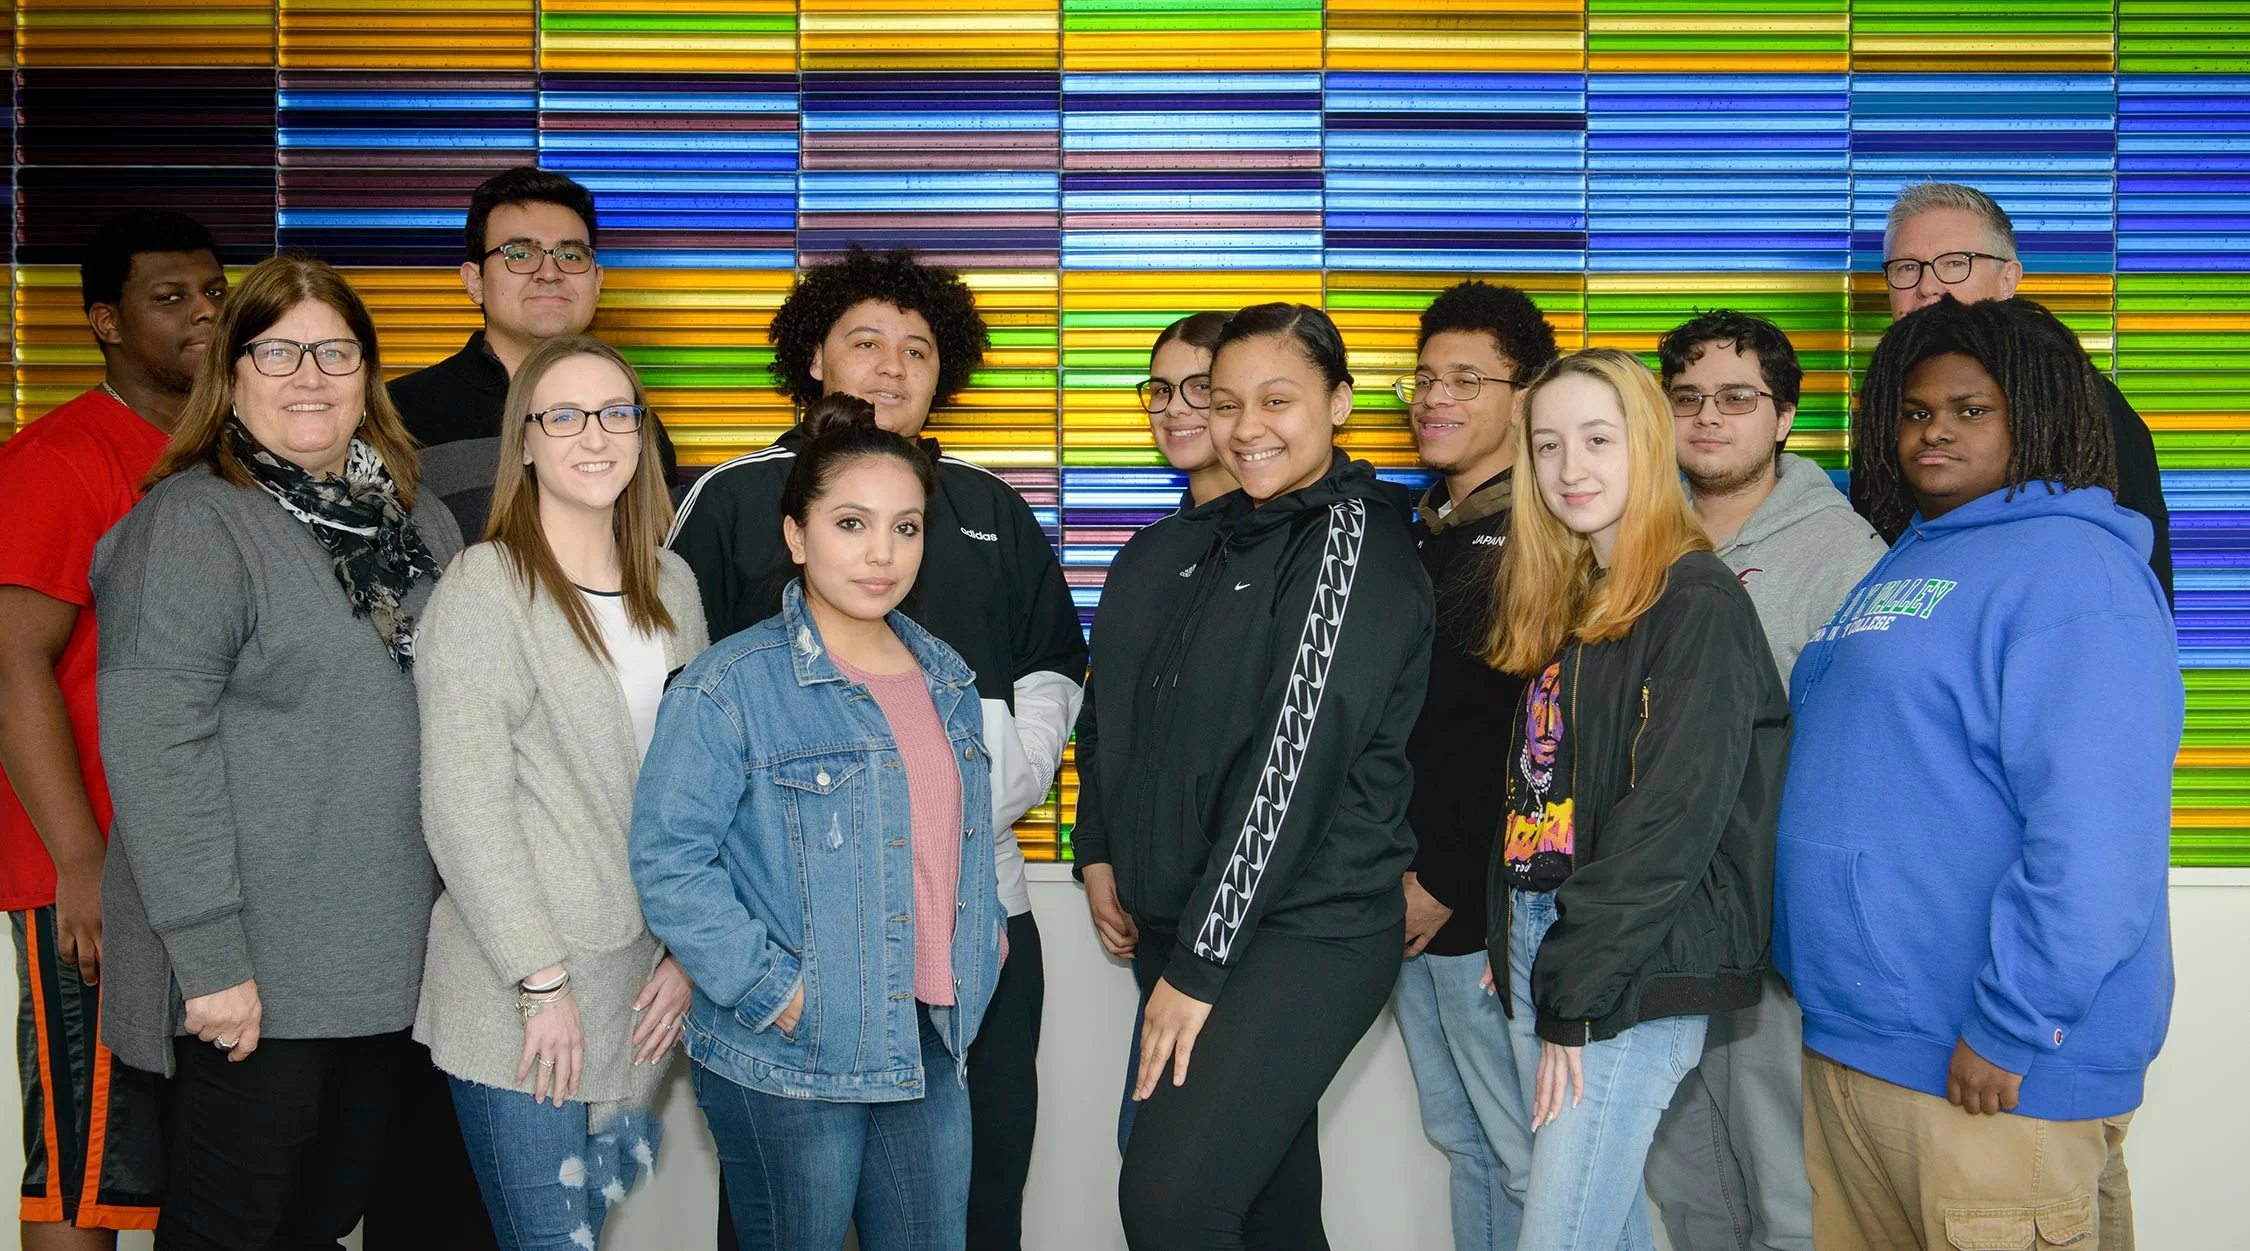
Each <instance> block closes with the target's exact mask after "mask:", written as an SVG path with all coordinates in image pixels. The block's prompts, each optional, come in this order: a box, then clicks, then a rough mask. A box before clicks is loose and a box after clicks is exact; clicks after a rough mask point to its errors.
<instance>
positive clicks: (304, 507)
mask: <svg viewBox="0 0 2250 1251" xmlns="http://www.w3.org/2000/svg"><path fill="white" fill-rule="evenodd" d="M382 377H383V375H382V357H381V354H380V353H379V352H378V350H377V347H376V341H375V326H374V322H373V320H372V319H371V318H370V317H369V316H368V312H367V306H366V305H365V304H364V303H362V302H361V300H360V298H359V296H358V295H357V294H356V293H355V292H353V290H352V289H351V287H350V285H349V284H347V283H346V282H345V281H344V279H343V278H342V277H341V276H339V275H338V274H337V273H336V271H335V270H333V269H330V268H329V267H328V266H326V265H324V264H322V263H320V262H319V261H315V260H308V259H304V258H300V257H294V256H281V257H275V258H273V259H271V260H268V261H265V262H263V263H262V264H260V265H258V266H257V267H255V268H254V269H252V270H251V271H250V272H249V274H248V275H246V276H245V277H244V278H243V280H242V283H241V285H239V286H237V287H235V288H234V290H233V291H232V292H231V293H230V295H229V296H228V299H227V303H226V307H225V309H224V311H223V312H222V313H221V314H220V316H219V319H218V322H217V323H216V324H215V325H214V326H213V327H212V330H211V342H210V346H209V347H208V348H207V349H206V351H205V353H204V357H203V362H202V365H201V368H200V370H199V372H198V374H197V376H196V380H195V387H194V390H193V391H192V392H191V393H190V394H189V396H188V399H187V403H186V405H185V407H184V408H183V409H182V410H181V413H180V421H179V424H178V426H177V427H176V428H175V429H174V431H173V434H172V443H171V446H170V447H169V448H168V449H167V450H166V452H165V454H164V456H163V458H162V459H161V460H160V461H158V463H157V466H156V468H155V470H154V471H153V472H152V474H151V481H152V483H153V485H152V486H151V487H150V489H149V493H148V495H147V497H146V498H144V499H143V500H142V501H141V502H140V504H139V505H138V506H137V507H135V508H134V509H133V511H132V512H131V513H130V514H128V515H127V516H126V518H125V519H124V520H123V521H121V522H119V523H118V525H117V527H116V528H115V529H113V530H112V531H110V533H109V534H108V535H107V536H106V537H105V538H104V539H103V540H102V543H101V546H100V547H99V548H98V549H97V551H96V555H95V563H94V577H93V584H94V593H95V597H96V601H97V603H98V605H99V623H100V631H101V638H100V652H99V655H100V662H99V663H100V677H99V682H98V689H99V692H100V699H101V729H102V757H103V765H104V769H105V771H106V772H107V774H108V777H109V782H110V789H111V794H112V797H113V799H114V801H115V803H116V813H117V815H116V823H115V826H114V827H113V830H112V836H111V842H110V850H111V854H110V857H109V860H108V867H107V871H106V873H105V880H104V882H103V889H102V901H103V910H104V913H105V916H104V921H105V928H106V937H107V940H108V941H107V944H106V951H105V952H104V955H105V956H106V957H107V958H106V959H105V960H104V962H103V968H102V972H103V977H102V991H103V993H102V1037H103V1040H104V1041H105V1042H107V1043H108V1044H109V1046H110V1048H111V1050H112V1051H113V1052H114V1053H115V1054H116V1056H117V1058H118V1059H120V1060H123V1061H124V1062H125V1063H127V1064H131V1065H133V1066H135V1067H137V1068H144V1069H151V1070H155V1071H158V1072H162V1073H166V1074H176V1076H177V1081H176V1082H175V1084H174V1088H173V1117H172V1130H171V1135H172V1138H171V1145H170V1149H169V1153H168V1154H169V1170H170V1171H169V1177H168V1179H167V1182H166V1185H167V1189H166V1191H165V1196H164V1203H163V1211H162V1214H161V1218H160V1219H161V1221H162V1225H163V1232H162V1234H161V1235H160V1237H161V1240H162V1245H163V1246H165V1247H166V1248H168V1249H169V1248H177V1247H222V1246H225V1247H240V1246H278V1245H290V1246H310V1245H316V1244H318V1243H319V1242H321V1241H322V1240H329V1241H333V1240H335V1239H339V1238H341V1237H343V1236H344V1235H345V1234H346V1233H348V1232H350V1230H351V1227H352V1226H353V1225H355V1224H357V1223H358V1221H359V1219H360V1215H361V1212H362V1209H363V1208H364V1207H365V1206H366V1202H367V1197H368V1194H369V1193H370V1191H371V1189H372V1187H373V1185H374V1176H375V1169H376V1165H377V1163H378V1162H379V1160H380V1157H381V1151H382V1148H381V1141H382V1132H381V1131H382V1129H383V1126H384V1124H385V1122H386V1121H387V1119H388V1116H389V1112H390V1107H391V1103H392V1097H393V1093H394V1091H395V1090H396V1089H397V1082H398V1075H399V1073H400V1071H401V1069H402V1065H403V1063H404V1062H405V1060H406V1057H407V1055H408V1054H409V1053H410V1051H411V1048H410V1047H409V1045H408V1043H407V1039H406V1031H407V1027H408V1026H409V1025H411V1024H412V1023H413V1020H414V1006H415V1000H416V998H417V994H418V990H419V986H420V983H421V977H422V949H423V940H424V937H425V935H426V934H427V933H428V929H429V917H430V902H431V900H433V899H435V898H436V896H437V880H436V876H435V875H434V874H433V873H432V872H431V869H430V857H429V853H428V851H427V849H426V848H425V847H424V845H423V842H422V835H421V814H420V805H419V802H418V798H417V792H416V788H415V770H416V764H417V756H418V754H419V745H420V741H421V734H420V729H419V726H418V724H417V715H416V711H415V702H414V701H415V697H414V679H413V676H412V673H411V669H412V667H413V664H414V653H415V648H414V640H415V619H416V617H417V616H418V615H419V614H420V613H421V612H422V610H423V605H424V602H425V601H426V600H427V599H428V598H429V596H430V590H431V586H432V584H433V582H434V581H435V580H436V578H437V573H438V570H439V569H440V568H441V567H442V566H443V564H444V562H445V561H446V560H448V559H450V558H451V557H452V555H453V554H454V552H455V551H456V550H457V549H458V548H459V547H460V535H459V533H458V531H457V530H456V529H455V527H454V523H453V518H452V515H451V514H449V513H448V512H447V511H446V509H445V506H444V505H443V504H442V503H440V502H438V501H437V500H436V499H435V498H432V497H428V496H426V495H422V496H418V495H417V492H416V491H415V489H414V488H415V481H414V470H415V459H414V445H413V443H412V441H411V440H409V439H408V438H407V436H406V433H405V431H404V430H403V429H402V428H401V426H400V424H399V420H398V414H397V412H396V411H394V410H393V409H392V407H391V402H390V399H389V397H388V396H387V395H386V394H385V392H384V390H383V381H382Z"/></svg>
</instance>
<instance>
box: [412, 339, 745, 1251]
mask: <svg viewBox="0 0 2250 1251" xmlns="http://www.w3.org/2000/svg"><path fill="white" fill-rule="evenodd" d="M501 412H502V421H501V426H500V476H499V480H498V482H497V483H496V484H495V486H494V490H493V507H492V514H491V517H490V519H489V521H488V522H487V524H486V530H485V537H484V541H483V542H481V543H478V544H476V545H474V546H472V547H470V548H469V549H468V550H467V551H465V552H463V553H461V556H460V558H459V559H457V560H455V561H454V562H453V565H452V567H451V568H449V569H448V570H447V571H446V577H445V582H444V584H443V585H442V586H441V587H440V588H439V591H438V594H437V595H436V596H434V597H432V599H431V600H430V608H429V612H428V614H427V618H426V620H425V621H424V623H423V627H422V658H421V671H422V684H421V685H422V828H423V832H424V834H425V835H426V836H427V837H428V839H429V845H430V854H431V855H432V856H433V857H434V858H435V859H436V861H437V866H438V871H439V873H440V874H442V875H443V877H444V879H445V881H444V893H443V894H441V895H440V896H439V897H438V901H437V906H436V908H435V909H433V910H432V912H431V914H430V918H429V921H430V948H429V961H428V964H427V966H426V968H425V969H424V972H423V977H422V1003H421V1012H420V1014H419V1016H418V1017H417V1018H416V1022H415V1029H414V1036H415V1037H416V1038H417V1039H420V1040H421V1041H423V1042H425V1043H427V1044H428V1045H429V1048H430V1053H431V1057H432V1058H433V1059H434V1060H435V1061H436V1063H437V1066H438V1067H439V1068H440V1069H443V1070H444V1071H445V1072H446V1073H447V1075H448V1076H449V1077H450V1078H451V1084H452V1089H453V1103H454V1108H455V1110H456V1112H457V1113H458V1114H459V1116H460V1121H461V1134H462V1140H463V1141H464V1142H465V1143H466V1144H467V1146H468V1149H469V1159H470V1163H471V1165H472V1167H473V1168H474V1169H475V1171H476V1174H477V1180H478V1184H479V1185H480V1186H481V1188H482V1189H483V1191H484V1198H485V1206H486V1207H487V1209H488V1210H489V1211H490V1214H491V1217H492V1226H493V1232H494V1233H495V1234H496V1235H497V1236H498V1238H499V1242H500V1245H501V1246H502V1247H503V1248H505V1249H506V1251H529V1249H532V1248H538V1249H540V1251H547V1249H550V1248H551V1249H553V1251H569V1249H570V1248H574V1247H579V1248H582V1247H589V1246H593V1245H595V1244H596V1243H598V1242H599V1241H600V1239H601V1231H602V1224H603V1221H604V1218H605V1217H606V1216H607V1215H608V1214H609V1211H610V1209H611V1208H612V1207H613V1206H614V1205H615V1204H616V1203H617V1202H618V1201H620V1200H622V1199H623V1198H624V1196H625V1193H626V1191H628V1190H629V1189H631V1188H632V1186H633V1184H634V1182H635V1181H636V1180H637V1178H638V1177H639V1176H640V1175H641V1174H643V1173H645V1172H646V1171H647V1170H648V1169H649V1168H651V1167H653V1165H654V1162H655V1152H656V1148H657V1145H658V1132H657V1131H658V1126H657V1122H656V1118H655V1117H654V1115H653V1114H652V1112H651V1104H652V1102H653V1100H654V1098H655V1095H656V1092H657V1090H658V1088H659V1087H660V1085H661V1083H662V1082H663V1080H664V1076H665V1074H666V1073H667V1072H668V1071H669V1067H670V1060H671V1056H672V1053H673V1044H674V1043H676V1042H677V1041H679V1037H680V1029H681V1024H682V1018H683V1017H684V1016H685V1015H686V1012H687V1008H688V998H689V990H690V984H689V981H688V978H687V975H686V974H685V973H683V972H682V971H681V970H680V965H679V962H678V961H676V960H674V959H672V958H671V957H670V956H669V955H666V954H665V953H664V951H663V949H662V948H661V946H660V945H659V944H658V943H657V940H656V939H655V937H654V936H652V935H651V934H650V933H649V931H648V925H647V923H646V922H645V921H644V920H643V919H642V917H641V909H640V903H639V899H638V897H637V896H636V894H635V893H634V890H633V877H632V870H631V868H630V867H629V866H628V864H627V862H626V851H625V836H626V832H627V830H628V828H629V827H630V825H631V820H632V808H633V787H634V784H635V783H636V782H637V781H638V780H639V776H640V763H641V757H642V756H643V755H644V754H645V753H646V752H647V751H648V743H649V738H650V736H651V735H652V734H653V733H654V732H655V726H656V705H657V701H658V699H659V697H660V696H661V695H662V694H663V691H664V682H665V678H666V675H668V674H670V673H673V672H675V671H676V670H678V669H679V668H680V667H681V666H683V665H685V664H687V662H688V661H690V660H692V659H694V657H695V655H696V654H697V653H698V652H701V651H702V650H703V648H704V645H705V642H706V640H705V638H704V628H703V609H702V602H701V600H700V599H699V598H698V597H697V595H696V589H695V578H694V576H693V575H692V574H690V573H689V572H688V569H687V565H686V564H685V563H684V562H682V561H681V560H680V558H679V557H677V556H674V555H672V554H671V553H670V552H667V551H664V550H663V548H662V547H661V546H660V544H661V543H662V541H663V538H664V531H665V529H666V528H667V527H669V526H670V525H671V522H672V509H671V504H670V500H669V499H668V498H667V496H666V494H665V490H664V479H663V467H662V466H661V464H660V463H659V462H658V458H657V456H656V455H655V447H656V441H655V438H654V434H655V431H656V428H657V427H656V424H655V423H656V417H655V414H654V413H652V412H651V411H650V409H649V403H648V397H647V395H646V393H645V392H644V391H643V390H642V388H641V383H640V379H639V377H638V376H637V375H635V373H634V372H633V368H632V366H631V365H629V364H627V363H626V361H625V358H624V357H623V356H621V355H619V354H618V352H617V349H615V348H613V347H611V346H609V345H608V344H606V343H603V342H602V341H601V340H599V339H595V338H591V337H588V336H584V335H572V336H566V337H563V338H557V339H549V340H547V341H546V342H545V343H542V344H540V345H539V346H538V347H537V348H535V349H533V350H532V353H531V355H529V356H528V357H526V358H525V359H524V362H523V364H522V365H520V366H518V367H517V369H516V372H515V376H514V378H513V380H512V381H511V382H510V384H509V387H508V396H507V400H506V401H505V407H504V408H503V409H502V410H501Z"/></svg>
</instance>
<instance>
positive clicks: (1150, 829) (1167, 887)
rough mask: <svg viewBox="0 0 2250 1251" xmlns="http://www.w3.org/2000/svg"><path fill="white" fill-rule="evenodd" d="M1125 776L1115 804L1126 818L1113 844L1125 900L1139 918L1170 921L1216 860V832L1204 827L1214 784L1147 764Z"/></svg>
mask: <svg viewBox="0 0 2250 1251" xmlns="http://www.w3.org/2000/svg"><path fill="white" fill-rule="evenodd" d="M1124 778H1125V787H1124V788H1123V794H1121V795H1119V796H1118V797H1117V800H1113V801H1112V804H1111V808H1110V811H1111V813H1112V815H1113V816H1115V817H1118V818H1120V819H1119V821H1118V824H1117V825H1116V826H1114V827H1113V833H1112V835H1111V842H1110V857H1111V859H1112V860H1113V861H1114V862H1115V863H1116V864H1117V865H1118V889H1119V892H1120V895H1121V899H1120V902H1122V903H1123V904H1124V905H1125V907H1126V909H1127V910H1128V911H1130V912H1132V913H1133V914H1134V916H1135V918H1136V919H1142V920H1153V921H1156V922H1159V923H1160V924H1165V925H1169V924H1172V923H1174V922H1176V921H1177V920H1178V919H1179V915H1180V910H1181V909H1182V908H1183V907H1185V906H1186V904H1187V899H1188V896H1189V895H1190V894H1192V893H1193V892H1194V890H1195V887H1196V885H1197V884H1198V883H1199V882H1201V881H1202V880H1203V870H1204V866H1205V865H1206V864H1208V863H1209V861H1210V858H1211V835H1210V833H1209V831H1208V830H1206V829H1205V828H1204V827H1205V821H1204V808H1205V804H1206V799H1207V795H1208V792H1209V782H1208V781H1207V779H1205V778H1202V777H1190V776H1186V775H1183V774H1178V773H1172V772H1170V771H1167V770H1163V769H1152V768H1148V767H1146V766H1134V767H1131V768H1129V769H1127V770H1125V771H1124ZM1118 801H1122V802H1118ZM1128 865H1130V867H1131V871H1130V872H1129V873H1128V871H1127V866H1128Z"/></svg>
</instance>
